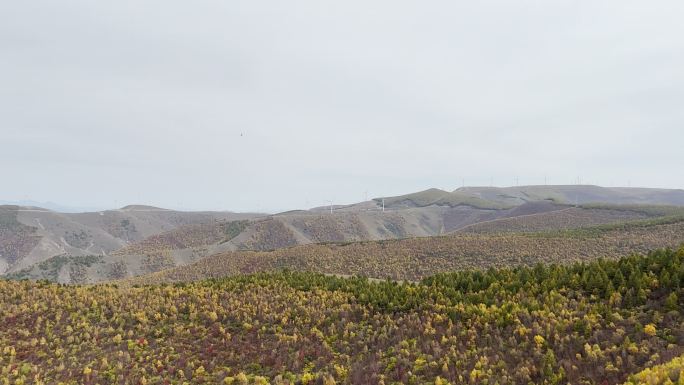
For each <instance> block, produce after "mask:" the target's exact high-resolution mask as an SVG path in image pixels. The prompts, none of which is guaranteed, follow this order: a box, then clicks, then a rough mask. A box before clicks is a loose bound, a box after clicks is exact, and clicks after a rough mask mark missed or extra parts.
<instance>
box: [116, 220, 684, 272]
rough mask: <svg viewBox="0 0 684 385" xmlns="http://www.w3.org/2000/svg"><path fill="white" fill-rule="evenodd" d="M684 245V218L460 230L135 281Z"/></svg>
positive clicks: (232, 255) (267, 255)
mask: <svg viewBox="0 0 684 385" xmlns="http://www.w3.org/2000/svg"><path fill="white" fill-rule="evenodd" d="M681 244H684V218H677V219H672V220H662V221H654V222H648V221H646V222H636V223H631V224H625V225H614V226H606V227H594V228H588V229H581V230H571V231H551V232H541V233H529V234H524V233H511V234H467V233H463V234H453V235H450V236H441V237H428V238H411V239H400V240H388V241H373V242H355V243H344V244H311V245H303V246H296V247H290V248H285V249H279V250H274V251H269V252H255V251H234V252H225V253H220V254H216V255H211V256H209V257H206V258H203V259H200V260H199V261H197V262H195V263H193V264H191V265H188V266H180V267H176V268H173V269H169V270H164V271H160V272H158V273H154V274H150V275H147V276H142V277H138V278H132V279H130V280H129V281H128V282H132V283H148V282H179V281H192V280H201V279H206V278H218V277H224V276H230V275H237V274H248V273H255V272H261V271H278V270H281V269H291V270H296V271H314V272H319V273H325V274H335V275H364V276H367V277H372V278H391V279H395V280H410V281H416V280H419V279H422V278H424V277H426V276H429V275H432V274H437V273H441V272H446V271H457V270H464V269H487V268H490V267H496V268H501V267H512V266H529V265H533V264H535V263H539V262H544V263H570V262H574V261H591V260H595V259H598V258H617V257H619V256H621V255H627V254H630V253H640V252H647V251H649V250H653V249H656V248H658V247H664V246H668V247H678V246H679V245H681Z"/></svg>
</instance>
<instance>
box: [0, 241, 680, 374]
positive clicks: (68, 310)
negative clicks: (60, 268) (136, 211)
mask: <svg viewBox="0 0 684 385" xmlns="http://www.w3.org/2000/svg"><path fill="white" fill-rule="evenodd" d="M683 262H684V248H682V249H680V250H679V251H671V250H661V251H657V252H653V253H650V254H649V255H647V256H631V257H625V258H622V259H619V260H598V261H594V262H591V263H582V264H572V265H542V264H539V265H535V266H533V267H524V268H514V269H499V270H495V269H489V270H486V271H481V270H478V271H463V272H455V273H445V274H440V275H436V276H432V277H428V278H426V279H424V280H423V281H422V282H420V283H403V284H400V283H397V282H392V281H385V282H370V281H368V280H367V279H364V278H349V279H344V278H336V277H331V276H324V275H321V274H313V273H295V272H280V273H268V274H257V275H249V276H239V277H233V278H223V279H215V280H205V281H199V282H194V283H187V284H177V285H158V286H149V285H145V286H141V287H116V286H113V285H99V286H62V285H57V284H51V283H46V282H31V281H20V282H16V281H0V308H1V309H2V310H3V311H2V312H1V313H0V323H1V324H2V325H3V328H1V329H0V346H2V349H1V351H0V381H2V382H3V383H5V384H29V383H35V384H53V383H64V384H98V383H99V384H104V383H107V384H111V383H117V384H219V383H221V384H269V383H270V384H374V385H375V384H400V383H401V384H437V385H439V384H568V383H569V384H620V383H623V382H625V381H627V380H628V379H629V378H630V377H629V376H630V374H635V375H636V376H635V377H631V378H632V380H635V379H637V380H636V381H638V382H637V383H641V382H642V380H638V379H639V378H645V377H643V376H644V374H643V373H645V372H644V371H645V370H646V369H647V368H649V367H653V366H656V365H660V364H665V363H667V362H668V361H670V360H672V359H673V358H675V357H677V356H679V355H681V354H682V353H683V352H684V329H682V325H683V322H684V318H683V317H682V313H681V306H682V305H683V303H682V298H683V296H684V293H683V292H682V285H684V264H683ZM673 362H674V363H672V362H671V363H669V364H668V365H670V366H665V367H663V368H670V367H676V368H681V365H678V364H677V361H673ZM664 370H667V369H661V368H660V367H657V366H656V367H654V368H653V369H652V371H656V372H661V373H662V371H664ZM640 372H641V373H642V374H639V373H640ZM667 373H668V376H669V372H667ZM640 376H641V377H640ZM679 376H680V375H679V373H677V374H676V375H675V374H673V375H672V378H675V379H678V378H679ZM632 380H630V381H632ZM648 383H656V382H650V381H649V382H648ZM658 383H665V382H658Z"/></svg>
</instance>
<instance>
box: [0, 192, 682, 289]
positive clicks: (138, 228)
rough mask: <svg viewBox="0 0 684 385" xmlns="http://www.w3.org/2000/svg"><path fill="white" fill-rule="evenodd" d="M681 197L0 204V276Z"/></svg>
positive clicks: (107, 275)
mask: <svg viewBox="0 0 684 385" xmlns="http://www.w3.org/2000/svg"><path fill="white" fill-rule="evenodd" d="M679 206H684V191H683V190H666V189H648V188H606V187H600V186H588V185H570V186H520V187H506V188H498V187H463V188H459V189H456V190H454V191H451V192H449V191H444V190H439V189H429V190H425V191H421V192H417V193H412V194H407V195H402V196H394V197H380V198H375V199H372V200H370V201H366V202H359V203H356V204H351V205H344V206H334V207H333V208H332V212H331V210H330V209H331V208H330V207H318V208H313V209H310V210H295V211H288V212H284V213H279V214H273V215H266V214H257V213H232V212H181V211H173V210H166V209H162V208H157V207H151V206H136V205H132V206H126V207H123V208H120V209H117V210H105V211H96V212H86V213H61V212H56V211H52V210H48V209H45V208H40V207H32V206H17V205H5V206H0V274H5V275H6V276H8V277H13V278H31V279H49V280H52V281H58V282H63V283H75V282H79V283H86V282H98V281H107V280H112V279H122V278H127V277H132V276H138V275H144V274H150V273H154V272H156V271H160V270H164V269H169V268H173V267H177V266H185V265H189V264H192V263H196V262H199V261H200V260H202V259H204V258H206V257H208V256H211V255H219V254H225V253H238V252H248V251H256V252H268V251H270V250H277V249H283V248H289V247H293V246H298V245H308V244H320V243H330V242H333V243H348V242H365V241H381V240H391V239H404V238H414V237H433V236H443V235H448V236H459V234H473V233H476V234H495V233H496V234H499V233H507V232H509V233H530V232H540V231H549V230H570V229H577V228H586V227H591V226H600V225H610V224H619V223H630V222H633V221H644V220H653V219H654V218H664V217H672V216H673V215H678V214H679V213H680V211H681V210H680V209H679Z"/></svg>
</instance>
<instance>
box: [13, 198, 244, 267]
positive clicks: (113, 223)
mask: <svg viewBox="0 0 684 385" xmlns="http://www.w3.org/2000/svg"><path fill="white" fill-rule="evenodd" d="M255 217H257V215H255V214H236V213H230V212H179V211H172V210H164V209H159V208H155V207H149V206H127V207H124V208H122V209H119V210H108V211H101V212H90V213H58V212H54V211H50V210H46V209H43V208H39V207H24V206H0V274H2V273H7V272H9V273H11V272H15V271H18V270H21V269H24V268H27V267H29V266H32V265H35V264H38V263H41V262H43V261H45V260H47V259H49V258H51V257H55V256H60V255H69V256H84V255H107V254H109V253H111V252H113V251H115V250H118V249H120V248H122V247H124V246H126V245H128V244H130V243H132V242H136V241H140V240H143V239H145V238H147V237H149V236H152V235H155V234H159V233H162V232H165V231H169V230H172V229H175V228H177V227H179V226H183V225H188V224H198V223H211V222H214V221H227V220H235V219H250V218H255Z"/></svg>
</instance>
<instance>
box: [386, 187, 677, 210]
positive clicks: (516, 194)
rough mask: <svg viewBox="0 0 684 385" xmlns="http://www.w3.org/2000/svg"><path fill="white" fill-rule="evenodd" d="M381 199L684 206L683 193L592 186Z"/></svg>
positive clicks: (411, 203)
mask: <svg viewBox="0 0 684 385" xmlns="http://www.w3.org/2000/svg"><path fill="white" fill-rule="evenodd" d="M383 199H384V201H385V207H386V208H393V207H404V206H408V207H425V206H430V205H449V206H456V205H466V206H472V207H477V208H492V209H497V208H510V207H513V206H519V205H522V204H524V203H527V202H536V201H551V202H554V203H558V204H588V203H607V204H648V205H673V206H684V190H681V189H657V188H640V187H631V188H630V187H601V186H594V185H557V186H553V185H549V186H546V185H538V186H519V187H517V186H516V187H461V188H458V189H456V190H454V191H451V192H449V191H444V190H440V189H435V188H433V189H428V190H425V191H420V192H417V193H413V194H407V195H400V196H394V197H385V198H375V199H374V200H375V201H376V202H381V201H382V200H383Z"/></svg>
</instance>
